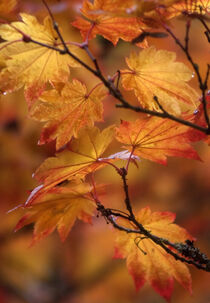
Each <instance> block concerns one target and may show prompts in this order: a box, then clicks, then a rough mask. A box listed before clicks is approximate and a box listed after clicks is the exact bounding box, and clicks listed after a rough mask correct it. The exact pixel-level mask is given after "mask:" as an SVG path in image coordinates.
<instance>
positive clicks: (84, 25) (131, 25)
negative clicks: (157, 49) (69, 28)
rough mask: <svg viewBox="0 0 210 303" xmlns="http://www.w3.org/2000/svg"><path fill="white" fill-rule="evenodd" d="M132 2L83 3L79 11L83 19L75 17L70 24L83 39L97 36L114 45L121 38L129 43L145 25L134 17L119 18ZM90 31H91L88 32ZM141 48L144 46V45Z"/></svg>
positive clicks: (97, 1)
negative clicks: (77, 30) (78, 31)
mask: <svg viewBox="0 0 210 303" xmlns="http://www.w3.org/2000/svg"><path fill="white" fill-rule="evenodd" d="M131 4H132V1H125V2H124V1H123V3H122V1H119V0H115V1H110V0H106V1H102V0H95V1H94V3H91V2H90V1H87V0H86V1H84V3H83V8H82V10H81V13H82V15H83V16H84V18H81V17H77V19H76V20H75V21H74V22H73V23H72V25H74V26H75V27H77V28H79V30H80V32H81V35H82V36H83V38H85V37H86V36H87V34H89V38H90V39H91V38H94V37H95V36H96V35H97V34H99V35H102V36H103V37H104V38H106V39H108V40H110V41H111V42H112V43H113V44H114V45H116V44H117V42H118V40H119V39H120V38H121V39H123V40H125V41H131V40H133V39H134V38H135V37H137V36H138V35H140V33H142V28H145V24H144V23H143V22H141V20H140V19H137V18H135V17H130V16H127V17H126V14H125V16H121V13H122V11H124V12H126V8H127V9H129V8H130V7H131ZM90 29H91V31H90ZM141 46H146V45H144V43H143V44H142V45H141Z"/></svg>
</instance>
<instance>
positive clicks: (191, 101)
mask: <svg viewBox="0 0 210 303" xmlns="http://www.w3.org/2000/svg"><path fill="white" fill-rule="evenodd" d="M175 59H176V54H175V53H173V52H169V51H166V50H156V49H155V48H154V47H150V48H147V49H144V50H142V51H141V52H139V54H136V53H132V54H131V55H130V57H129V58H127V59H126V63H127V65H128V66H129V68H130V70H122V71H121V73H122V84H123V87H124V88H125V89H126V90H134V93H135V95H136V97H137V98H138V101H139V102H140V104H141V106H143V107H145V108H148V109H150V110H155V111H160V112H161V108H160V107H159V105H158V103H157V102H156V101H155V100H154V96H156V97H157V98H158V101H159V103H160V104H161V105H162V107H163V108H164V110H165V111H167V112H169V113H172V114H175V115H181V113H182V112H186V111H188V112H193V111H194V110H195V109H196V104H197V103H198V99H199V96H198V94H197V92H196V91H195V90H194V89H193V88H191V87H190V86H189V85H188V84H187V83H186V82H187V81H189V80H190V79H191V78H192V72H191V71H190V70H189V68H188V67H187V66H186V65H185V64H183V63H180V62H175Z"/></svg>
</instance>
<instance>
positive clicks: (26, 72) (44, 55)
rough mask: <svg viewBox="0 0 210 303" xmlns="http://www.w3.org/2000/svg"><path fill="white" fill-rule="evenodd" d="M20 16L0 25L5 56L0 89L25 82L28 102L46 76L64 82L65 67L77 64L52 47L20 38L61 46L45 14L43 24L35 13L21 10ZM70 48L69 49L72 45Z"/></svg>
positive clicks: (7, 89)
mask: <svg viewBox="0 0 210 303" xmlns="http://www.w3.org/2000/svg"><path fill="white" fill-rule="evenodd" d="M21 18H22V22H13V23H11V25H10V24H3V25H1V26H0V35H1V37H2V38H3V39H4V40H6V42H3V43H1V48H0V56H3V57H4V58H5V64H6V67H5V68H4V69H3V70H2V73H3V76H2V75H1V74H0V89H1V91H3V92H11V91H14V90H17V89H19V88H20V87H21V86H25V97H26V100H27V101H28V104H29V106H31V104H32V103H33V102H34V100H36V99H37V98H38V97H39V96H40V95H41V93H42V92H43V90H44V87H45V84H46V83H47V82H48V81H49V80H50V81H61V82H66V81H67V80H68V77H69V73H70V71H69V67H70V66H71V67H78V66H79V64H78V63H77V62H76V61H74V60H73V59H72V58H71V57H70V56H68V55H61V54H60V53H59V52H57V51H55V50H53V49H49V48H46V47H44V46H41V45H37V44H34V43H32V42H30V41H29V42H24V41H23V38H24V37H29V38H30V39H33V40H35V41H38V42H40V43H43V44H46V45H49V46H51V47H57V48H60V49H62V45H61V42H60V40H59V39H58V37H57V34H56V32H55V30H54V29H53V25H52V21H51V19H50V17H49V16H47V17H46V18H45V19H44V23H43V25H42V24H40V23H39V22H38V21H37V19H36V17H34V16H31V15H28V14H24V13H22V14H21ZM23 36H24V37H23ZM30 39H29V40H30ZM70 50H73V49H72V47H71V48H70ZM5 73H6V75H7V78H6V82H5V77H4V74H5ZM10 82H11V83H12V84H11V85H10ZM14 84H15V85H14Z"/></svg>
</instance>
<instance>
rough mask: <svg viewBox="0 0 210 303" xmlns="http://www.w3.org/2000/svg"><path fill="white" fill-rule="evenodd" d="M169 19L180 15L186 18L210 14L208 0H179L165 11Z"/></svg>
mask: <svg viewBox="0 0 210 303" xmlns="http://www.w3.org/2000/svg"><path fill="white" fill-rule="evenodd" d="M167 12H168V13H169V17H170V18H172V17H176V16H178V15H180V14H182V15H187V16H188V17H196V16H200V17H202V16H205V15H208V14H209V13H210V1H209V0H180V1H178V2H177V3H175V4H173V5H172V6H171V7H169V8H168V9H167Z"/></svg>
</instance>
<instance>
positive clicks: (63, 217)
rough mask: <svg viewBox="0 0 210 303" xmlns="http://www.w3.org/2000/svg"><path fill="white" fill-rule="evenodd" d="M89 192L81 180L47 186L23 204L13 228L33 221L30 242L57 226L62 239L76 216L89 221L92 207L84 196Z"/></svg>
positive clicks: (49, 232) (66, 234) (34, 241)
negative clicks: (38, 195)
mask: <svg viewBox="0 0 210 303" xmlns="http://www.w3.org/2000/svg"><path fill="white" fill-rule="evenodd" d="M90 191H91V186H90V185H89V184H86V183H82V182H81V181H80V182H78V181H76V182H72V183H68V184H67V185H66V186H57V187H54V188H51V189H50V191H49V192H48V193H46V194H45V195H43V196H42V197H41V198H39V199H37V200H36V203H35V204H34V205H31V206H26V207H25V211H26V214H25V215H24V216H23V217H22V218H21V219H20V220H19V222H18V223H17V225H16V229H15V230H16V231H17V230H19V229H20V228H22V227H23V226H25V225H28V224H31V223H34V224H35V225H34V235H33V240H32V244H34V243H36V242H37V241H39V240H41V239H42V238H44V237H46V236H48V235H49V234H51V233H52V232H53V231H54V230H55V228H56V227H57V230H58V232H59V235H60V238H61V240H62V241H64V240H65V239H66V237H67V236H68V234H69V232H70V230H71V228H72V226H73V225H74V223H75V221H76V219H80V220H82V221H84V222H87V223H91V217H92V216H93V213H94V210H95V208H96V206H95V202H94V201H92V199H91V197H90V196H88V194H89V193H90Z"/></svg>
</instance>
